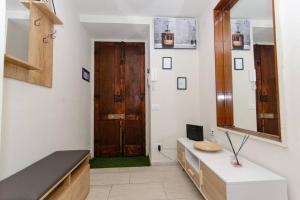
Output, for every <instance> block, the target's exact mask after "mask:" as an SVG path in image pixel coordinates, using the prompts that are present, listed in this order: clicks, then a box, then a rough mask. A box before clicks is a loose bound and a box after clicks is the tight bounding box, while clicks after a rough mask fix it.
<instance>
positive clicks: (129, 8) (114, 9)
mask: <svg viewBox="0 0 300 200" xmlns="http://www.w3.org/2000/svg"><path fill="white" fill-rule="evenodd" d="M77 2H78V6H79V9H80V10H79V11H80V13H81V14H98V15H118V16H124V15H125V16H170V17H172V16H180V17H194V16H199V15H200V14H201V10H202V9H203V8H205V5H206V4H207V3H208V2H209V0H77Z"/></svg>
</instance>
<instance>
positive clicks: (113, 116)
mask: <svg viewBox="0 0 300 200" xmlns="http://www.w3.org/2000/svg"><path fill="white" fill-rule="evenodd" d="M107 119H110V120H118V119H125V114H108V115H107Z"/></svg>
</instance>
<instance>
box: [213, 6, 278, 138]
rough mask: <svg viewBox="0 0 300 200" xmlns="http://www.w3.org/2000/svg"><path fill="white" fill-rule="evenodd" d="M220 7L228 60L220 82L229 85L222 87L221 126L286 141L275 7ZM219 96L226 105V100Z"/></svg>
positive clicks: (218, 66) (220, 65) (221, 65)
mask: <svg viewBox="0 0 300 200" xmlns="http://www.w3.org/2000/svg"><path fill="white" fill-rule="evenodd" d="M222 2H223V4H222ZM224 2H225V3H224ZM222 6H223V7H222ZM219 7H220V8H219V9H218V10H216V9H215V17H216V18H217V17H218V16H219V15H220V13H223V16H225V17H224V18H222V25H223V27H222V28H223V29H222V33H221V34H222V35H221V36H222V37H223V38H225V40H224V41H225V42H222V43H223V44H222V45H223V46H224V48H223V49H224V50H223V52H222V53H223V54H222V56H223V57H224V58H225V60H224V61H223V62H218V61H217V63H216V69H223V70H224V71H223V72H225V73H223V74H221V72H220V74H219V75H217V77H216V78H218V79H219V78H220V77H221V78H222V80H223V81H224V83H223V88H222V86H221V84H220V85H218V84H217V95H218V99H217V101H218V103H222V102H223V103H224V105H223V103H222V104H218V106H219V107H218V115H219V116H218V117H219V118H218V125H220V124H221V126H222V127H226V128H233V129H236V130H238V131H242V132H245V133H247V134H253V135H256V136H261V137H265V138H271V139H274V140H281V127H280V109H279V88H278V68H277V50H276V34H275V25H274V24H275V23H274V21H275V20H274V2H273V0H237V1H236V0H235V1H233V0H231V1H222V0H221V1H220V4H219ZM215 26H216V27H217V26H218V24H217V25H215ZM215 30H217V29H215ZM216 38H217V39H216V41H218V32H217V34H216ZM226 41H230V42H226ZM217 45H218V43H216V47H218V46H217ZM226 53H227V54H226ZM217 55H218V52H216V56H217ZM230 55H231V57H228V56H230ZM216 58H217V59H219V58H220V57H216ZM227 58H228V60H226V59H227ZM218 72H219V71H218V70H217V73H218ZM219 80H220V79H219ZM218 91H222V94H225V97H226V98H224V99H225V100H220V92H219V93H218ZM229 97H230V98H229ZM221 101H222V102H221ZM220 105H221V106H220ZM220 108H221V109H223V110H220ZM222 112H223V113H222ZM220 113H221V114H223V116H222V117H220ZM219 119H221V122H220V121H219ZM222 119H224V120H223V121H222Z"/></svg>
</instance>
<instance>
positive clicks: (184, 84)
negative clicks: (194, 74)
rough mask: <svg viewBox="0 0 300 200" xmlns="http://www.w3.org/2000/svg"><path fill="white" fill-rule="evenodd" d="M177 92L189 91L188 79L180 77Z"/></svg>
mask: <svg viewBox="0 0 300 200" xmlns="http://www.w3.org/2000/svg"><path fill="white" fill-rule="evenodd" d="M177 90H187V78H186V77H178V78H177Z"/></svg>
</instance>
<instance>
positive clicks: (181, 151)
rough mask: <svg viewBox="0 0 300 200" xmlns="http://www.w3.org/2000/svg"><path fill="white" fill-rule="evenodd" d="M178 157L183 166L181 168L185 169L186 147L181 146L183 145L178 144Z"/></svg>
mask: <svg viewBox="0 0 300 200" xmlns="http://www.w3.org/2000/svg"><path fill="white" fill-rule="evenodd" d="M177 157H178V161H179V163H180V164H181V166H182V167H183V168H185V167H186V166H185V163H186V160H185V147H184V146H183V145H182V144H181V143H179V142H178V143H177Z"/></svg>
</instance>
